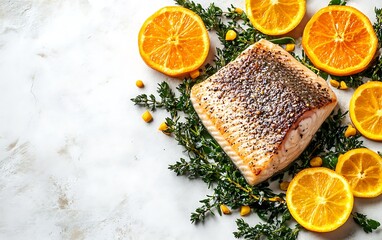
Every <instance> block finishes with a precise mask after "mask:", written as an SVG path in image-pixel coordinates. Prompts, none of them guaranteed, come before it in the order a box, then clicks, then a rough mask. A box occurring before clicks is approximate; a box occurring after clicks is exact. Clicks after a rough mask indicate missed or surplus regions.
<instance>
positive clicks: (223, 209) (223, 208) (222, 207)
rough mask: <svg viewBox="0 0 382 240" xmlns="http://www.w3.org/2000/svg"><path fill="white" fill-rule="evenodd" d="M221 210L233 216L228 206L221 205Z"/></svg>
mask: <svg viewBox="0 0 382 240" xmlns="http://www.w3.org/2000/svg"><path fill="white" fill-rule="evenodd" d="M220 210H221V211H222V213H224V214H231V210H230V209H229V208H228V207H227V205H224V204H221V205H220Z"/></svg>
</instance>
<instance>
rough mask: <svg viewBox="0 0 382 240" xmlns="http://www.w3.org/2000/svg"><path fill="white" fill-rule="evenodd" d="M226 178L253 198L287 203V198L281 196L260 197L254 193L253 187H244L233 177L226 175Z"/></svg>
mask: <svg viewBox="0 0 382 240" xmlns="http://www.w3.org/2000/svg"><path fill="white" fill-rule="evenodd" d="M226 180H227V181H228V182H230V183H232V184H233V185H235V187H237V188H238V189H240V190H242V191H244V192H246V193H247V194H248V195H249V196H250V197H251V198H253V199H255V200H257V201H259V200H263V201H264V200H265V201H269V202H280V203H283V204H285V200H284V199H283V198H281V197H278V196H276V197H270V198H267V197H259V196H256V195H254V194H253V193H252V189H251V188H249V187H247V188H245V187H243V186H242V185H240V184H239V183H238V182H235V181H234V180H232V179H231V178H229V177H226Z"/></svg>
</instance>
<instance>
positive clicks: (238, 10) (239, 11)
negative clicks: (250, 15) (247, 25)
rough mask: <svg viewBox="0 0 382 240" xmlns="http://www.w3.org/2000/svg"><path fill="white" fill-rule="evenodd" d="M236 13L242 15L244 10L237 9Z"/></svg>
mask: <svg viewBox="0 0 382 240" xmlns="http://www.w3.org/2000/svg"><path fill="white" fill-rule="evenodd" d="M235 12H236V13H238V14H242V13H243V9H241V8H235Z"/></svg>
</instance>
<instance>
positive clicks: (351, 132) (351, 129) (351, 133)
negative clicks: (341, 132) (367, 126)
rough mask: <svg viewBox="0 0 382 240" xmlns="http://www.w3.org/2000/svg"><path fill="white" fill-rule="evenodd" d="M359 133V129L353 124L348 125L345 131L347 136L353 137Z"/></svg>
mask: <svg viewBox="0 0 382 240" xmlns="http://www.w3.org/2000/svg"><path fill="white" fill-rule="evenodd" d="M356 134H357V130H356V129H355V127H353V126H352V125H350V124H349V125H348V128H346V131H345V137H347V138H348V137H351V136H354V135H356Z"/></svg>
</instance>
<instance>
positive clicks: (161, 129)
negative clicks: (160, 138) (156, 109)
mask: <svg viewBox="0 0 382 240" xmlns="http://www.w3.org/2000/svg"><path fill="white" fill-rule="evenodd" d="M167 129H168V126H167V124H166V122H162V123H161V124H160V125H159V127H158V130H160V131H166V130H167Z"/></svg>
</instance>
